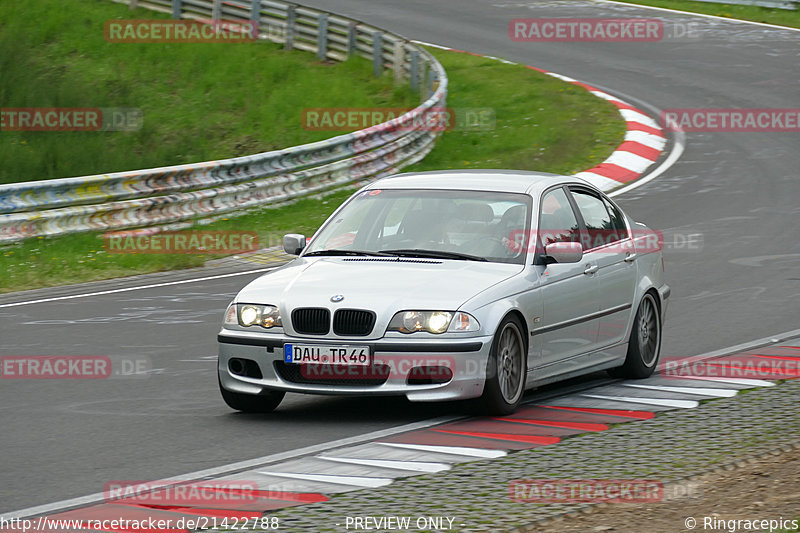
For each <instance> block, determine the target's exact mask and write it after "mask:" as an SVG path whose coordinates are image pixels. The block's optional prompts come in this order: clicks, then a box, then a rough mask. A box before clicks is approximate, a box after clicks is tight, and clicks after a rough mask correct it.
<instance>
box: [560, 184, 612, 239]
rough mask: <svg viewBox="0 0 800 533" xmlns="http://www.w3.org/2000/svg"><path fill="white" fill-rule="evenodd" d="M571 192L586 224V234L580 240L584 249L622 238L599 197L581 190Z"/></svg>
mask: <svg viewBox="0 0 800 533" xmlns="http://www.w3.org/2000/svg"><path fill="white" fill-rule="evenodd" d="M571 192H572V197H573V198H575V203H576V204H577V205H578V210H579V211H580V212H581V216H582V217H583V221H584V223H585V224H586V231H587V234H586V235H584V237H583V239H582V241H581V244H583V248H584V249H585V250H591V249H593V248H599V247H600V246H604V245H606V244H610V243H612V242H616V241H618V240H620V239H621V238H622V237H621V236H620V235H619V232H618V230H617V228H616V227H615V223H614V222H613V221H612V217H611V215H610V214H609V212H608V209H606V204H605V202H603V200H602V199H601V198H600V197H598V196H595V195H594V194H591V193H589V192H585V191H582V190H573V191H571Z"/></svg>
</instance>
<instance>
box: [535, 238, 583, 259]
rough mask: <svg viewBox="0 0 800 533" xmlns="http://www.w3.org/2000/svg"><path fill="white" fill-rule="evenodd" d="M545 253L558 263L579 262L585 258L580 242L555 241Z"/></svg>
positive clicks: (547, 247) (548, 246)
mask: <svg viewBox="0 0 800 533" xmlns="http://www.w3.org/2000/svg"><path fill="white" fill-rule="evenodd" d="M544 253H545V255H546V256H547V257H548V258H550V259H552V260H553V261H554V262H556V263H577V262H578V261H580V260H581V259H582V258H583V246H581V243H579V242H553V243H550V244H548V245H547V246H546V247H545V249H544Z"/></svg>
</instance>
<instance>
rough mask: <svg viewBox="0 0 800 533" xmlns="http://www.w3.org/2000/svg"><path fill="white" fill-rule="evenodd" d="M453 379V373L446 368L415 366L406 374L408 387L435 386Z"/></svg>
mask: <svg viewBox="0 0 800 533" xmlns="http://www.w3.org/2000/svg"><path fill="white" fill-rule="evenodd" d="M451 379H453V371H452V370H450V369H449V368H447V367H446V366H415V367H414V368H412V369H411V372H409V373H408V378H407V379H406V383H408V384H409V385H437V384H440V383H447V382H448V381H450V380H451Z"/></svg>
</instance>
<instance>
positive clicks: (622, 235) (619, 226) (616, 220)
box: [603, 198, 628, 240]
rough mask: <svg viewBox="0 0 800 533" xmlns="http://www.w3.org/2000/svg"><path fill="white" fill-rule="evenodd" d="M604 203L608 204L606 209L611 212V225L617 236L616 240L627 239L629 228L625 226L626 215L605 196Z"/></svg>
mask: <svg viewBox="0 0 800 533" xmlns="http://www.w3.org/2000/svg"><path fill="white" fill-rule="evenodd" d="M603 203H604V204H606V209H608V212H609V213H610V214H611V226H612V228H613V229H614V232H615V233H616V237H617V238H616V239H615V240H622V239H627V238H628V228H627V227H626V226H625V216H624V215H623V214H622V212H621V211H620V210H619V209H617V208H616V207H615V206H614V204H612V203H611V202H609V201H608V199H607V198H603Z"/></svg>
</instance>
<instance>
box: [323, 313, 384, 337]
mask: <svg viewBox="0 0 800 533" xmlns="http://www.w3.org/2000/svg"><path fill="white" fill-rule="evenodd" d="M374 326H375V313H373V312H372V311H362V310H360V309H339V310H338V311H336V312H335V313H334V314H333V332H334V333H335V334H337V335H342V336H354V337H359V336H361V337H363V336H365V335H369V334H370V333H372V328H373V327H374Z"/></svg>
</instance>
